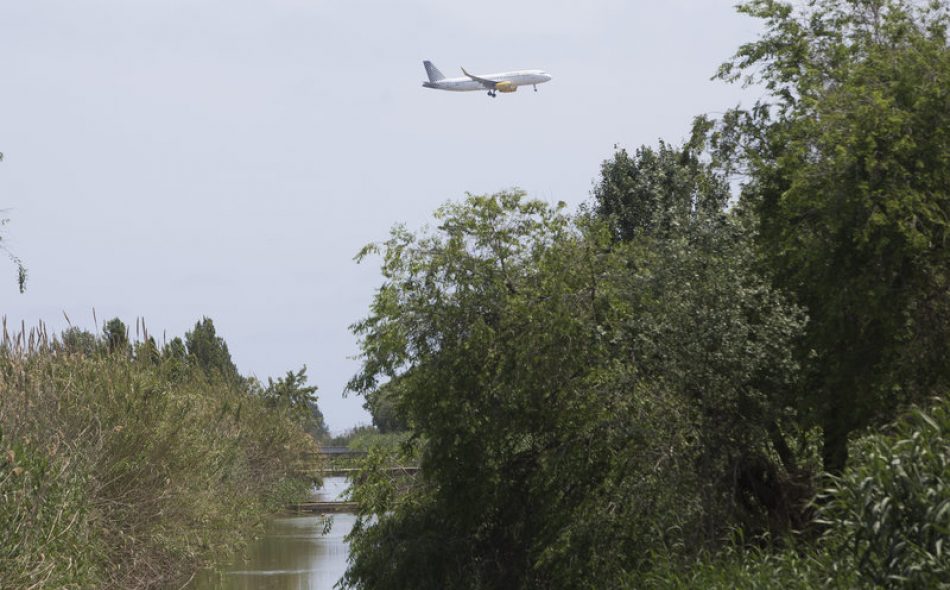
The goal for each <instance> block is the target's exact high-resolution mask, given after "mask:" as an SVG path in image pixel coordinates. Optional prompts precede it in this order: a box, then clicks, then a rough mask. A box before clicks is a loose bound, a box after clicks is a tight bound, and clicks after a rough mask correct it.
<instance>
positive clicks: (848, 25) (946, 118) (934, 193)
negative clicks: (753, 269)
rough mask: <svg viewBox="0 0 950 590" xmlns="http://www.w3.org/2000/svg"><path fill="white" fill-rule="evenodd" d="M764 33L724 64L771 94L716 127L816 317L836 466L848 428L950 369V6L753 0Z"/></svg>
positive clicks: (815, 402)
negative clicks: (949, 28)
mask: <svg viewBox="0 0 950 590" xmlns="http://www.w3.org/2000/svg"><path fill="white" fill-rule="evenodd" d="M740 11H742V12H745V13H748V14H750V15H752V16H754V17H757V18H761V19H764V20H765V22H766V33H765V34H764V36H763V37H762V38H761V39H759V40H758V41H756V42H753V43H749V44H747V45H744V46H742V47H741V48H740V50H739V52H738V54H737V55H736V57H735V58H734V59H733V60H732V61H731V62H729V63H727V64H725V65H724V66H723V68H722V69H721V71H720V75H721V77H723V78H725V79H737V78H738V77H740V76H741V75H742V74H748V79H749V80H751V81H752V82H757V83H761V84H763V85H764V86H765V88H766V89H767V91H768V96H767V97H766V98H765V99H763V100H762V101H760V102H759V103H758V104H757V105H756V106H755V107H754V108H753V109H751V110H748V111H745V110H736V111H733V112H731V113H729V114H728V115H727V116H726V117H724V119H723V120H722V121H721V122H720V124H719V125H718V126H716V127H715V128H714V129H713V130H712V132H711V134H710V139H711V140H712V146H713V149H714V153H715V155H716V157H717V159H718V160H719V161H720V162H721V163H725V164H726V165H727V168H729V169H733V170H740V171H741V172H743V173H744V174H745V175H746V180H747V183H746V185H745V188H744V191H743V195H742V202H741V206H742V207H743V208H745V209H747V210H749V211H752V212H754V213H755V214H756V216H757V218H758V220H759V223H760V231H761V241H760V243H761V246H762V248H761V251H762V253H763V255H764V257H765V259H766V261H767V262H768V264H769V266H770V267H771V269H773V270H774V273H775V276H776V280H777V283H778V285H780V286H781V287H783V288H785V289H788V290H789V291H790V292H792V293H794V294H795V295H796V296H797V297H798V299H799V301H800V302H801V303H803V304H804V305H805V306H806V307H807V309H808V312H809V315H810V316H811V322H810V324H809V330H808V339H807V342H806V346H805V348H804V350H803V353H802V358H803V359H808V360H809V367H810V379H809V381H808V383H807V384H806V385H805V386H804V387H803V389H802V391H801V395H800V399H801V401H800V403H799V404H798V405H799V407H800V408H801V409H803V410H805V411H807V412H808V413H809V414H810V415H812V416H813V417H814V419H815V422H816V423H817V424H819V425H821V426H822V428H823V431H824V436H825V445H824V458H825V466H826V468H828V469H830V470H832V471H840V470H841V468H843V466H844V463H845V460H846V457H847V440H848V434H849V433H851V432H852V431H854V430H856V429H859V428H863V427H866V426H868V425H871V424H881V423H884V422H886V421H888V420H890V419H892V418H893V416H894V414H895V411H896V409H897V408H898V407H900V406H901V405H903V404H906V403H908V402H911V401H915V400H921V399H924V398H926V397H928V396H931V395H935V394H940V393H942V392H943V391H945V390H946V387H947V386H948V384H950V362H948V361H947V359H948V358H950V283H948V280H950V279H948V274H947V268H948V267H950V250H948V248H947V245H948V237H950V93H948V91H947V89H948V88H950V49H948V45H947V24H948V22H950V21H948V14H947V6H946V4H945V3H942V2H929V3H913V2H909V1H904V0H815V1H812V2H809V3H807V5H805V6H803V7H798V8H796V7H794V6H793V5H792V4H790V3H787V2H780V1H776V0H755V1H751V2H746V3H744V4H742V5H741V6H740Z"/></svg>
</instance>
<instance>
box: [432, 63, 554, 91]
mask: <svg viewBox="0 0 950 590" xmlns="http://www.w3.org/2000/svg"><path fill="white" fill-rule="evenodd" d="M422 65H424V66H425V67H426V73H427V74H428V75H429V81H428V82H423V83H422V85H423V86H425V87H426V88H435V89H437V90H451V91H454V92H466V91H471V90H485V89H488V96H490V97H492V98H494V97H495V96H496V94H495V93H496V92H514V91H516V90H518V87H519V86H534V91H535V92H537V91H538V84H543V83H545V82H548V81H550V80H551V76H550V74H547V73H546V72H544V71H542V70H518V71H515V72H501V73H500V74H485V75H484V76H473V75H472V74H469V73H468V72H466V71H465V68H462V73H463V74H465V77H462V78H446V77H445V76H444V75H442V72H440V71H439V68H437V67H435V66H434V65H432V62H431V61H424V62H422Z"/></svg>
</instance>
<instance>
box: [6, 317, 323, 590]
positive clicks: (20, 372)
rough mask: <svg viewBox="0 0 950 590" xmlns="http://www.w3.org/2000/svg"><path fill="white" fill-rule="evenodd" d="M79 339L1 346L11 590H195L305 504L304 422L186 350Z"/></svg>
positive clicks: (307, 446) (307, 442)
mask: <svg viewBox="0 0 950 590" xmlns="http://www.w3.org/2000/svg"><path fill="white" fill-rule="evenodd" d="M73 336H76V335H75V334H73ZM66 340H67V344H63V343H62V342H61V341H60V340H57V339H50V338H46V337H45V336H43V335H42V334H37V333H35V332H34V333H33V334H31V335H29V334H21V335H20V337H19V338H18V339H14V340H11V339H9V338H7V339H5V341H4V343H3V346H2V347H0V498H2V503H0V586H2V587H3V588H62V587H77V588H79V587H83V588H85V587H113V588H146V587H157V586H161V585H164V584H167V583H169V582H172V581H177V580H182V581H183V580H184V579H187V576H188V575H190V572H191V571H193V570H194V568H195V567H197V566H199V565H200V564H201V563H203V562H205V561H206V560H209V559H211V558H213V557H215V556H216V555H220V554H222V553H228V552H231V551H233V550H235V549H236V548H237V547H239V546H240V544H241V539H242V538H243V537H244V534H245V533H247V532H249V531H250V530H252V529H253V528H254V527H255V526H257V525H258V524H259V522H260V520H261V518H262V517H263V516H264V515H266V514H267V513H268V512H269V511H271V510H273V509H274V508H275V507H277V506H279V505H280V504H281V503H282V502H283V501H284V500H285V499H286V498H287V497H288V496H292V495H295V494H299V493H300V492H301V491H302V490H303V489H305V486H306V485H307V484H306V482H303V481H299V480H297V479H295V478H294V475H293V471H292V463H293V461H294V459H295V458H296V457H297V456H298V455H299V454H300V453H301V452H304V451H308V450H312V446H313V443H312V439H310V437H309V436H307V435H305V434H304V432H303V429H302V428H301V426H300V423H299V420H297V419H296V418H295V413H294V411H293V409H292V408H288V407H285V406H282V405H280V404H274V403H268V400H267V399H266V397H265V396H263V395H260V394H259V393H255V392H254V390H253V388H249V387H248V385H247V383H246V382H242V381H238V380H235V379H234V378H233V376H230V375H224V374H222V373H221V372H220V371H215V370H211V371H209V370H207V369H208V367H203V366H202V365H201V363H200V362H199V359H196V358H195V357H194V356H193V355H190V354H188V352H187V351H186V350H185V349H184V348H183V347H181V346H180V344H181V341H179V340H177V339H176V340H175V341H173V343H172V344H176V343H177V345H175V346H171V345H170V346H167V347H159V346H156V345H155V344H154V343H153V342H152V341H150V340H147V339H146V341H145V342H143V343H139V344H135V345H128V343H121V346H115V344H116V343H115V342H111V343H110V342H106V341H104V340H103V339H97V338H94V337H92V336H91V335H88V337H87V338H78V339H77V338H72V339H69V338H67V339H66ZM77 343H78V344H81V345H77Z"/></svg>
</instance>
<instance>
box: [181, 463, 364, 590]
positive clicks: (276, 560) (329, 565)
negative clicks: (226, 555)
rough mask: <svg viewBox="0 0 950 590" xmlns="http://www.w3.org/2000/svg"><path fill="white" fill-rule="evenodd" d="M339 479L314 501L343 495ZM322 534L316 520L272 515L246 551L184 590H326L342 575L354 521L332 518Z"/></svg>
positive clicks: (342, 516) (321, 520)
mask: <svg viewBox="0 0 950 590" xmlns="http://www.w3.org/2000/svg"><path fill="white" fill-rule="evenodd" d="M346 487H347V482H346V478H343V477H328V478H326V479H325V480H324V482H323V487H321V488H320V489H319V490H318V491H317V493H316V497H317V499H319V500H323V501H326V502H331V501H334V500H339V499H340V496H341V495H342V494H343V493H344V492H345V491H346ZM332 518H333V527H332V528H331V529H330V532H329V533H328V534H323V529H324V524H325V522H326V521H325V519H324V518H323V517H322V516H320V515H301V516H290V515H287V516H278V517H275V518H274V519H272V520H271V521H270V522H269V523H268V524H267V528H266V529H265V531H264V533H263V534H262V535H261V537H259V538H258V539H257V540H255V541H253V542H252V543H251V545H250V546H249V547H248V550H247V552H246V553H245V554H244V555H242V556H240V557H238V558H237V559H235V560H234V562H233V563H229V564H223V565H222V566H221V567H218V568H216V571H203V572H200V573H199V574H198V575H197V576H195V579H194V580H193V581H192V583H191V584H189V585H188V586H186V588H187V589H188V590H250V589H252V588H253V589H263V590H330V589H331V588H333V586H334V585H335V584H336V583H337V581H338V580H339V579H340V577H341V576H342V575H343V572H344V571H346V558H347V555H349V546H348V544H347V543H346V542H345V541H344V540H343V538H344V537H345V536H346V534H347V533H349V532H350V529H351V528H353V523H354V522H355V520H356V517H355V516H353V515H352V514H334V515H332Z"/></svg>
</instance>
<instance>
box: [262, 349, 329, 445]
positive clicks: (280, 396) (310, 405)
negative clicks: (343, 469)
mask: <svg viewBox="0 0 950 590" xmlns="http://www.w3.org/2000/svg"><path fill="white" fill-rule="evenodd" d="M316 392H317V387H316V386H308V385H307V367H306V365H304V366H303V367H301V368H300V370H299V371H296V372H294V371H287V374H286V375H285V376H283V377H281V378H279V379H277V381H274V380H273V379H271V378H269V377H268V379H267V387H266V388H264V392H263V396H264V399H265V400H267V404H268V405H269V406H270V407H272V408H281V409H283V410H285V411H288V412H290V413H291V414H292V415H294V416H295V418H296V419H297V421H298V422H299V423H300V424H302V425H303V426H304V428H305V429H306V430H307V431H308V432H310V434H311V435H312V436H313V437H314V438H321V437H323V436H326V435H327V434H328V433H329V430H328V429H327V426H326V423H325V422H324V420H323V412H321V411H320V408H319V407H318V406H317V396H316V395H315V394H316Z"/></svg>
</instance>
